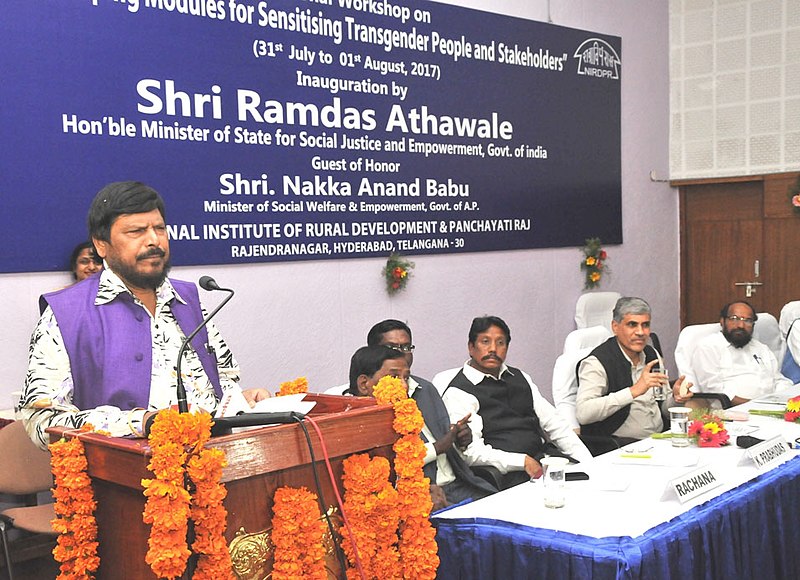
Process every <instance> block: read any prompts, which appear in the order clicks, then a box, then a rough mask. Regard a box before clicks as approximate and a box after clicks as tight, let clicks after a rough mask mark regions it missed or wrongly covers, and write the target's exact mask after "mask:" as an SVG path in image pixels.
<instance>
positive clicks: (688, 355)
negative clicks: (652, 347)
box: [675, 322, 720, 384]
mask: <svg viewBox="0 0 800 580" xmlns="http://www.w3.org/2000/svg"><path fill="white" fill-rule="evenodd" d="M719 329H720V326H719V323H718V322H709V323H708V324H691V325H689V326H686V327H684V329H683V330H681V333H680V334H679V335H678V344H677V345H676V346H675V365H676V366H677V367H678V374H679V375H686V379H687V380H689V381H691V382H692V383H694V384H697V381H696V380H695V378H694V372H692V365H691V361H692V353H693V352H694V348H695V346H696V345H697V342H698V341H699V340H701V339H702V338H705V337H706V336H708V335H709V334H714V333H715V332H718V331H719Z"/></svg>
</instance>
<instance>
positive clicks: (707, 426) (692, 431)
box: [689, 410, 730, 447]
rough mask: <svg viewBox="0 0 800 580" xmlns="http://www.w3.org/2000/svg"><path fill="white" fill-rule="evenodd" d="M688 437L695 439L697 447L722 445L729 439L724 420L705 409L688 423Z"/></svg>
mask: <svg viewBox="0 0 800 580" xmlns="http://www.w3.org/2000/svg"><path fill="white" fill-rule="evenodd" d="M689 437H693V438H694V439H695V440H696V441H697V446H698V447H722V446H723V445H727V444H728V443H729V439H730V437H729V436H728V431H727V430H726V429H725V423H724V421H723V420H722V419H720V418H719V417H717V416H716V415H713V414H711V413H709V412H708V411H707V410H705V411H701V412H700V415H699V417H697V418H696V419H694V420H693V421H692V422H691V423H690V424H689Z"/></svg>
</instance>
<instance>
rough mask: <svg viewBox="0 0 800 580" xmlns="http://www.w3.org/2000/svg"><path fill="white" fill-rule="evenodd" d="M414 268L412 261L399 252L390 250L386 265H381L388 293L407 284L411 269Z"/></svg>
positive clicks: (393, 292)
mask: <svg viewBox="0 0 800 580" xmlns="http://www.w3.org/2000/svg"><path fill="white" fill-rule="evenodd" d="M413 269H414V262H410V261H408V260H406V259H405V258H403V257H402V256H401V255H400V254H397V253H395V252H392V253H391V254H390V255H389V259H388V260H386V265H385V266H384V267H383V271H382V273H383V277H384V279H385V280H386V291H387V292H388V293H389V295H390V296H391V295H393V294H396V293H398V292H400V290H402V289H403V288H405V287H406V284H408V278H409V276H411V270H413Z"/></svg>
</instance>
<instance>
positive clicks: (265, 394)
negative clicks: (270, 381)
mask: <svg viewBox="0 0 800 580" xmlns="http://www.w3.org/2000/svg"><path fill="white" fill-rule="evenodd" d="M242 394H243V395H244V398H245V399H246V400H247V402H248V403H250V407H251V408H252V407H255V406H256V403H258V402H259V401H263V400H264V399H269V398H270V397H271V396H272V395H270V393H269V391H268V390H267V389H247V390H246V391H242Z"/></svg>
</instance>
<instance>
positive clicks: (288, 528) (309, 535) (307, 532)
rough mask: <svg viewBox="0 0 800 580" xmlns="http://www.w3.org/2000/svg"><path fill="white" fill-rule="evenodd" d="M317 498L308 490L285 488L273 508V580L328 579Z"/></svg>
mask: <svg viewBox="0 0 800 580" xmlns="http://www.w3.org/2000/svg"><path fill="white" fill-rule="evenodd" d="M324 533H325V526H324V525H323V524H322V521H321V519H320V513H319V506H318V504H317V496H316V495H315V494H313V493H311V492H310V491H308V489H306V488H305V487H301V488H299V489H296V488H292V487H281V488H279V489H278V490H277V491H276V492H275V505H274V506H273V509H272V542H273V544H275V557H274V560H273V565H272V578H273V580H285V579H288V578H317V579H319V580H324V579H325V578H327V577H328V572H327V570H326V569H325V548H324V547H323V545H322V540H323V535H324Z"/></svg>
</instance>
